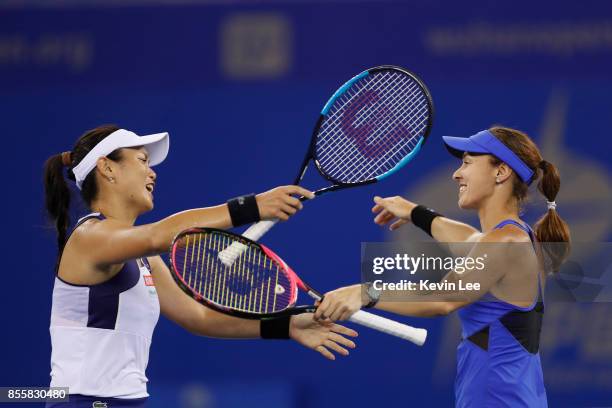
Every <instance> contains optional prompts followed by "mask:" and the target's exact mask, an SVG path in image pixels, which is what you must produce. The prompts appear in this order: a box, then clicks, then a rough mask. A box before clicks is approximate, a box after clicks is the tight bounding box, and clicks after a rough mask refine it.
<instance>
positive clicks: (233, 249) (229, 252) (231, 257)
mask: <svg viewBox="0 0 612 408" xmlns="http://www.w3.org/2000/svg"><path fill="white" fill-rule="evenodd" d="M277 222H278V220H277V219H274V220H266V221H259V222H258V223H256V224H253V225H251V226H250V227H249V229H247V230H246V231H245V232H244V234H242V236H243V237H245V238H248V239H250V240H252V241H258V240H259V238H261V237H262V236H263V235H264V234H265V233H266V232H268V231H269V230H270V228H272V227H273V226H274V224H276V223H277ZM246 248H247V246H246V245H244V244H242V243H240V242H234V243H232V244H231V245H230V246H228V247H227V248H225V249H224V250H223V251H221V252H219V259H220V260H221V262H223V264H224V265H225V266H227V267H230V266H232V265H233V264H234V262H235V261H236V259H238V257H239V256H240V255H242V253H243V252H244V251H245V250H246Z"/></svg>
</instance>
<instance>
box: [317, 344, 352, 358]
mask: <svg viewBox="0 0 612 408" xmlns="http://www.w3.org/2000/svg"><path fill="white" fill-rule="evenodd" d="M323 344H324V345H325V347H328V348H330V349H332V350H334V351H335V352H336V353H338V354H342V355H343V356H348V354H349V352H348V350H347V349H345V348H344V347H342V346H341V345H339V344H338V343H336V342H335V341H333V340H325V342H324V343H323Z"/></svg>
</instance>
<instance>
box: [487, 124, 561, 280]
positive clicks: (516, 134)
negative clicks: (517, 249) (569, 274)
mask: <svg viewBox="0 0 612 408" xmlns="http://www.w3.org/2000/svg"><path fill="white" fill-rule="evenodd" d="M489 131H490V132H491V133H492V134H493V135H494V136H495V137H496V138H497V139H499V140H500V141H501V142H502V143H503V144H505V145H506V146H507V147H508V148H510V150H512V151H513V152H514V153H515V154H516V155H517V156H518V157H519V158H520V159H521V160H522V161H523V162H524V163H525V164H527V166H529V167H530V168H531V169H532V170H533V171H534V173H535V175H534V178H533V180H536V179H539V182H538V190H539V191H540V193H542V194H543V195H544V197H546V200H547V201H548V202H550V203H553V202H554V201H555V199H556V197H557V194H558V193H559V188H560V187H561V179H560V177H559V172H558V171H557V168H556V167H555V166H554V165H553V164H552V163H550V162H547V161H546V160H544V159H543V158H542V155H541V154H540V150H539V149H538V147H537V146H536V144H535V143H534V142H533V141H532V140H531V138H530V137H529V136H527V134H525V133H523V132H521V131H519V130H516V129H510V128H506V127H501V126H494V127H492V128H491V129H489ZM493 161H494V162H495V164H499V163H500V161H499V159H497V158H495V157H493ZM513 183H514V184H513V194H514V196H515V197H516V198H517V200H518V202H519V205H520V204H521V203H523V201H524V200H525V198H526V197H527V192H528V186H527V184H525V183H524V182H523V181H522V180H521V179H520V178H519V177H514V181H513ZM553 207H554V205H549V208H548V210H547V211H546V213H545V214H544V215H543V216H542V217H541V218H540V219H539V220H538V221H537V222H536V224H535V228H534V231H535V235H536V238H537V239H538V241H539V242H542V243H544V248H543V249H544V250H545V252H546V253H547V254H548V256H549V258H550V259H549V261H550V267H551V268H552V270H553V271H554V272H556V271H558V270H559V267H560V266H561V264H562V263H563V260H564V259H565V258H566V257H567V255H568V254H569V249H570V246H569V242H570V231H569V227H568V226H567V224H566V223H565V221H563V220H562V219H561V217H560V216H559V213H557V210H556V209H555V208H553ZM563 244H566V245H563Z"/></svg>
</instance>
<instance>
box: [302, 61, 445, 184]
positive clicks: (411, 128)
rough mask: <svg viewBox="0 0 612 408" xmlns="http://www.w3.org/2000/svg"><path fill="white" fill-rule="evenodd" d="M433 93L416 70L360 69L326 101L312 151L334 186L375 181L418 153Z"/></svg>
mask: <svg viewBox="0 0 612 408" xmlns="http://www.w3.org/2000/svg"><path fill="white" fill-rule="evenodd" d="M433 117H434V106H433V100H432V98H431V93H430V92H429V90H428V89H427V87H426V86H425V84H424V83H423V81H421V79H419V78H418V77H417V76H416V75H415V74H413V73H412V72H410V71H408V70H406V69H404V68H401V67H398V66H393V65H384V66H378V67H374V68H370V69H368V70H365V71H363V72H362V73H360V74H358V75H356V76H355V77H353V78H352V79H350V80H349V81H347V82H346V83H345V84H344V85H342V86H341V87H340V88H339V89H338V90H337V91H336V92H335V93H334V95H333V96H332V97H331V98H330V99H329V100H328V101H327V103H326V104H325V106H324V107H323V110H322V111H321V115H320V116H319V120H318V121H317V124H316V125H315V129H314V131H313V136H312V140H311V145H310V155H311V156H312V158H313V161H314V162H315V165H316V167H317V170H318V171H319V173H320V174H321V175H322V176H323V177H325V178H326V179H327V180H329V181H331V182H332V183H333V184H334V185H336V186H345V187H348V186H353V185H362V184H369V183H374V182H376V181H379V180H382V179H384V178H385V177H388V176H390V175H391V174H393V173H395V172H396V171H398V170H399V169H401V168H402V167H403V166H405V165H406V164H407V163H408V162H410V160H412V158H413V157H414V156H415V155H416V154H417V153H418V152H419V150H420V148H421V146H422V145H423V143H424V142H425V140H426V139H427V137H428V136H429V134H430V132H431V127H432V125H433Z"/></svg>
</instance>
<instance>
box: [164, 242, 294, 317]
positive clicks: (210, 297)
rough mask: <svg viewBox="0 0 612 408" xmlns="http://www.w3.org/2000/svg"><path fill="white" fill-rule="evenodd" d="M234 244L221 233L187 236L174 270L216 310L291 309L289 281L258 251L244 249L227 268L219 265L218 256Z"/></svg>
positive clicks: (259, 311)
mask: <svg viewBox="0 0 612 408" xmlns="http://www.w3.org/2000/svg"><path fill="white" fill-rule="evenodd" d="M234 242H236V239H235V238H232V237H231V236H229V235H225V234H221V233H210V232H208V233H197V234H188V235H187V236H186V237H184V238H183V241H182V242H181V243H179V244H178V245H176V249H175V256H174V259H175V261H174V262H175V269H176V270H177V271H178V272H179V274H180V276H181V278H182V280H183V282H184V283H185V284H186V285H187V286H188V287H189V288H190V289H191V291H192V292H195V293H196V294H197V295H198V296H200V297H201V298H203V299H205V300H206V301H208V302H212V303H214V304H216V305H217V306H221V307H224V308H228V309H233V310H238V311H243V312H249V313H260V314H264V313H273V312H277V311H280V310H284V309H286V308H288V307H289V306H291V305H292V303H293V302H294V301H295V299H294V297H295V290H292V282H291V280H290V279H289V277H288V276H287V274H286V273H285V271H284V270H283V269H282V268H281V267H280V266H279V265H278V264H277V263H276V262H275V261H273V260H272V259H270V258H269V257H267V256H266V255H265V254H264V253H263V252H262V251H261V249H260V248H259V247H257V246H255V245H245V247H246V249H245V250H243V252H242V253H241V254H240V255H239V256H238V257H237V258H236V260H235V262H233V263H232V264H231V266H229V267H228V266H226V265H225V264H224V263H223V262H221V260H220V259H219V253H220V252H221V251H223V250H224V249H225V248H227V247H228V246H230V245H232V244H233V243H234Z"/></svg>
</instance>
